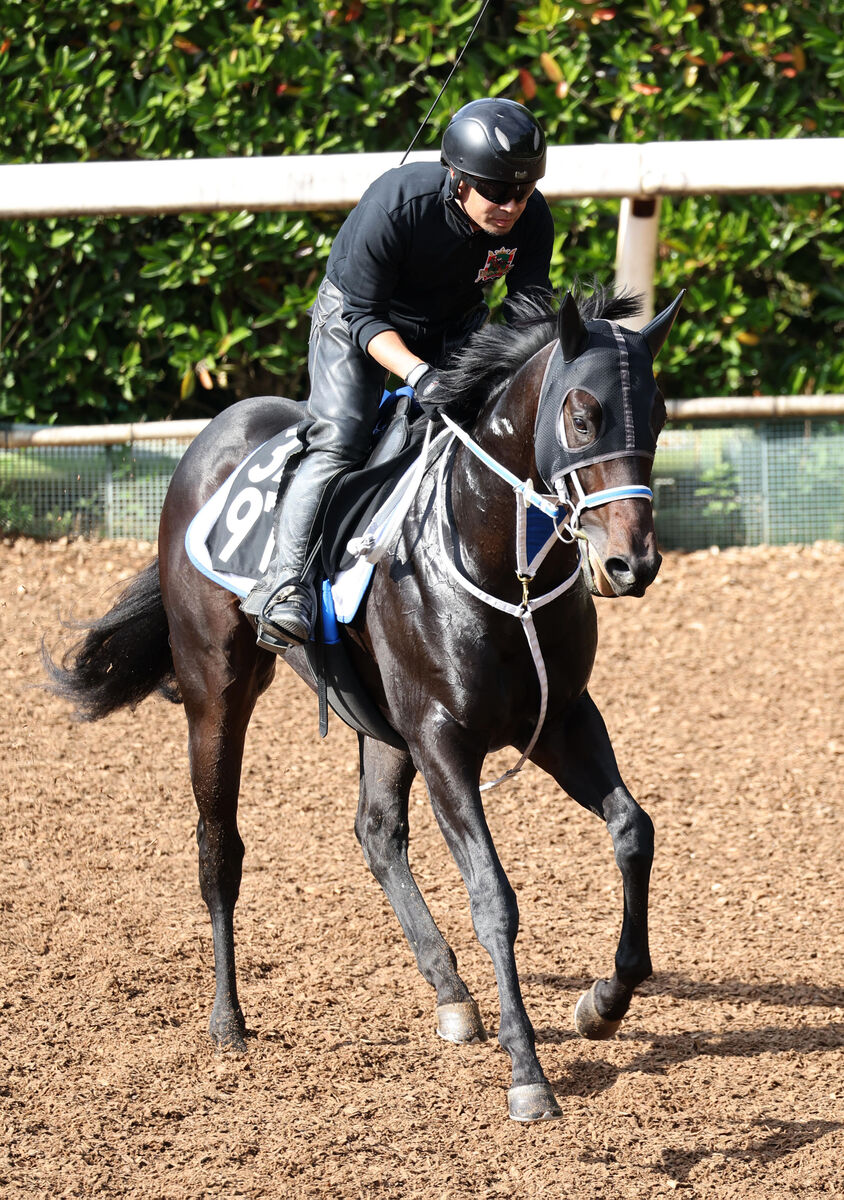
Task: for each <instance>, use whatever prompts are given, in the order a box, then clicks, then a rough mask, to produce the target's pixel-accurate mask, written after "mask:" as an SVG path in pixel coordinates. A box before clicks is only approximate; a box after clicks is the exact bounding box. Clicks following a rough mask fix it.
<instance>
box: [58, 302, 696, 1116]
mask: <svg viewBox="0 0 844 1200" xmlns="http://www.w3.org/2000/svg"><path fill="white" fill-rule="evenodd" d="M682 296H683V293H681V294H680V295H679V296H678V297H677V298H676V300H675V301H674V302H673V303H672V304H671V305H670V306H669V307H668V308H666V309H665V310H664V311H662V312H661V313H659V314H658V315H657V316H656V317H655V318H654V319H653V320H651V321H650V322H649V323H648V324H647V325H646V326H645V327H644V329H642V330H641V331H639V332H634V331H633V330H632V329H629V328H627V327H626V326H625V325H623V324H622V323H621V322H622V321H623V320H624V319H625V318H628V317H630V316H631V315H632V314H633V313H635V312H636V311H637V305H638V299H637V298H633V297H630V296H625V295H621V296H617V295H614V294H613V292H612V290H611V289H602V288H600V287H597V288H596V290H595V292H594V294H592V295H590V296H584V295H583V294H582V293H580V291H579V290H578V292H577V297H576V296H575V294H574V293H572V292H568V293H567V294H566V296H565V298H564V300H563V301H562V303H561V304H556V302H554V301H552V299H551V298H550V297H545V298H542V299H540V298H537V297H533V298H526V299H523V300H522V301H521V304H520V310H519V314H518V316H519V319H518V320H516V321H515V322H513V323H511V324H508V325H504V324H500V325H499V324H494V323H492V324H488V325H487V326H486V327H485V328H483V329H481V330H480V331H478V332H476V333H475V334H474V335H473V337H472V339H471V340H470V342H469V343H468V344H467V345H466V346H465V347H464V349H463V350H462V351H461V352H460V353H459V356H458V357H457V359H456V360H455V361H454V363H453V365H452V366H451V367H450V368H449V369H448V371H446V372H445V373H444V375H443V380H444V384H443V386H444V387H445V388H446V389H447V391H448V394H449V396H450V397H451V398H452V401H453V407H452V409H451V410H450V411H454V410H455V409H456V410H457V411H459V412H462V413H463V414H464V415H465V414H466V413H472V412H474V413H475V416H474V418H473V419H472V420H471V421H468V420H467V419H464V420H462V421H455V420H453V419H451V418H449V417H446V418H444V419H445V421H446V423H447V425H448V429H447V430H446V431H445V436H444V437H442V438H440V439H439V443H440V445H439V449H435V450H434V451H433V452H432V456H431V462H430V463H428V464H427V466H426V467H425V470H424V472H423V473H422V474H421V483H420V485H419V488H418V491H417V493H416V495H415V496H414V498H413V500H412V502H411V504H410V507H409V509H408V512H407V515H406V516H405V518H404V522H403V525H402V527H401V529H400V531H399V533H398V534H397V535H396V537H395V539H394V543H393V544H392V545H391V546H390V548H389V551H388V553H386V554H384V555H383V557H382V558H381V559H380V561H378V562H377V564H376V565H375V568H374V572H373V576H372V580H371V583H370V585H369V591H368V593H367V595H366V597H365V600H364V602H363V605H362V607H361V610H360V611H359V613H358V615H357V616H356V617H355V618H354V620H353V621H352V623H351V624H350V625H348V626H346V627H345V628H344V631H343V635H342V636H343V637H344V639H345V641H346V643H347V649H348V652H349V655H350V656H351V658H352V661H353V664H354V666H355V669H356V670H357V672H358V674H359V676H360V679H361V680H362V682H363V684H364V685H365V687H366V688H367V689H368V692H369V695H370V696H371V697H372V699H373V700H374V702H375V705H376V706H377V708H378V710H379V711H380V713H382V714H383V716H384V717H385V718H386V721H387V723H388V725H389V727H390V728H391V729H392V730H394V731H395V732H396V733H397V735H398V736H397V738H395V739H393V740H394V741H395V743H396V744H394V745H393V744H387V742H386V741H379V740H376V739H375V738H374V737H371V736H364V735H362V734H361V735H359V754H360V792H359V799H358V807H357V816H356V820H355V834H356V836H357V838H358V840H359V842H360V844H361V847H362V850H363V855H364V858H365V861H366V863H367V865H368V867H369V869H370V870H371V872H372V874H373V875H374V876H375V878H376V880H377V881H378V883H379V884H380V885H381V887H382V888H383V890H384V892H385V893H386V895H387V897H388V899H389V901H390V904H391V905H392V907H393V910H394V911H395V914H396V916H397V917H398V920H399V922H400V924H401V927H402V929H403V931H404V933H405V935H406V937H407V939H408V941H409V943H410V946H411V948H412V950H413V953H414V955H415V958H416V962H417V965H418V968H419V971H420V972H421V974H422V976H423V977H424V979H425V980H426V981H427V982H428V983H429V984H430V985H431V987H432V988H433V989H434V991H435V993H436V1022H437V1031H438V1033H439V1034H440V1035H441V1036H442V1037H443V1038H445V1039H446V1040H451V1041H454V1042H472V1041H482V1040H485V1039H486V1031H485V1028H484V1025H483V1022H482V1020H481V1017H480V1014H479V1011H478V1006H477V1004H476V1002H475V1001H474V999H473V997H472V995H471V993H470V991H469V989H468V987H467V986H466V984H465V982H464V981H463V979H462V978H461V976H460V974H459V973H458V969H457V959H456V957H455V954H454V952H453V951H452V949H451V947H450V946H449V945H448V943H447V942H446V940H445V938H444V937H443V935H442V933H441V932H440V930H439V929H438V927H437V925H436V924H435V922H434V920H433V917H432V916H431V913H430V911H429V909H428V907H427V904H426V902H425V900H424V898H423V896H422V894H421V892H420V890H419V888H418V886H417V884H416V881H415V880H414V878H413V875H412V874H411V871H410V867H409V864H408V794H409V790H410V786H411V783H412V781H413V779H414V777H415V776H416V774H417V772H419V773H420V774H421V776H422V777H423V779H424V782H425V785H426V787H427V791H428V795H429V798H430V803H431V805H432V807H433V811H434V814H435V817H436V820H437V822H438V824H439V827H440V830H441V832H442V834H443V837H444V839H445V842H446V843H447V846H448V849H449V850H450V852H451V854H452V855H453V857H454V859H455V861H456V864H457V866H458V868H459V870H460V873H461V875H462V877H463V880H464V883H465V886H466V889H467V892H468V896H469V902H470V908H471V916H472V922H473V926H474V930H475V934H476V936H477V938H478V940H479V942H480V944H481V945H482V946H483V948H484V949H485V950H486V951H487V953H488V954H489V956H490V959H491V960H492V965H493V968H494V972H495V978H496V982H497V985H498V993H499V999H500V1024H499V1033H498V1040H499V1042H500V1044H501V1046H502V1047H503V1048H504V1049H505V1050H506V1051H507V1053H508V1055H509V1057H510V1063H511V1081H510V1085H509V1089H508V1111H509V1115H510V1117H512V1118H513V1119H514V1120H517V1121H535V1120H542V1119H549V1118H553V1117H557V1116H560V1115H561V1110H560V1107H559V1105H558V1104H557V1101H556V1099H555V1097H554V1093H553V1090H552V1088H551V1086H550V1084H549V1082H548V1080H547V1078H546V1076H545V1074H544V1072H543V1069H542V1066H541V1065H540V1061H539V1058H538V1056H537V1053H536V1045H535V1040H536V1039H535V1035H534V1029H533V1026H532V1025H531V1022H530V1019H529V1017H528V1014H527V1011H526V1008H525V1004H524V1001H523V998H522V994H521V990H520V985H519V979H518V975H517V970H516V963H515V958H514V942H515V940H516V935H517V932H518V928H519V909H518V904H517V900H516V895H515V893H514V890H513V888H512V887H511V885H510V883H509V882H508V879H507V876H506V874H505V872H504V868H503V866H502V864H501V860H500V859H499V856H498V853H497V851H496V848H495V846H494V845H493V841H492V837H491V834H490V830H489V828H488V825H487V822H486V819H485V815H484V808H483V798H482V787H481V783H480V780H481V774H482V767H483V764H484V760H485V758H486V756H487V755H488V754H489V753H490V752H492V751H496V750H500V749H502V748H504V747H512V748H514V749H515V751H517V752H519V753H520V754H521V758H520V760H519V763H518V764H517V767H516V768H514V769H513V770H515V769H520V768H521V766H522V765H523V764H524V762H526V761H530V762H532V763H534V764H536V766H538V767H540V768H541V769H542V770H543V771H545V772H547V773H548V774H549V775H550V776H551V777H552V778H553V779H554V780H555V781H556V783H557V784H558V785H559V786H560V788H561V789H563V791H564V792H566V793H567V794H568V795H569V796H570V797H572V798H573V799H574V800H575V801H576V802H577V803H578V804H580V805H582V806H583V807H584V808H585V809H587V810H588V811H589V812H591V813H594V814H595V815H596V816H597V817H599V818H601V819H602V820H603V821H605V823H606V827H607V829H608V831H609V834H610V837H611V839H612V844H613V848H614V852H615V861H616V863H617V866H618V869H619V871H620V873H621V878H622V881H623V894H624V902H623V920H622V927H621V933H620V937H619V941H618V948H617V952H616V955H615V963H614V970H613V972H612V974H611V975H609V976H608V977H607V978H598V979H596V980H595V982H593V984H592V986H591V987H590V988H589V989H588V990H587V991H586V992H585V993H584V994H583V995H582V996H581V998H580V1000H579V1001H578V1005H577V1008H576V1010H575V1026H576V1029H577V1031H578V1032H579V1033H580V1034H581V1035H583V1036H585V1037H587V1038H592V1039H601V1038H607V1037H611V1036H612V1035H613V1034H614V1033H615V1032H616V1030H617V1029H618V1027H619V1025H620V1024H621V1021H622V1019H623V1017H624V1016H625V1014H626V1013H627V1011H628V1008H629V1005H630V1002H631V998H632V996H633V992H634V989H635V988H636V987H637V986H638V985H639V984H640V983H641V982H642V981H643V980H645V979H646V978H647V977H648V976H649V975H650V974H651V970H652V968H651V959H650V954H649V947H648V926H647V916H648V884H649V876H650V870H651V864H652V860H653V825H652V822H651V820H650V818H649V817H648V816H647V814H646V813H645V812H644V811H643V809H642V808H641V807H640V806H639V805H638V804H637V802H636V801H635V800H634V798H633V796H632V795H631V794H630V792H629V790H628V789H627V787H626V786H625V784H624V782H623V780H622V777H621V774H620V772H619V768H618V766H617V764H616V760H615V755H614V753H613V749H612V745H611V742H610V738H609V735H608V733H607V730H606V727H605V725H604V722H603V719H602V717H601V715H600V713H599V711H598V708H597V706H596V704H595V703H594V701H593V699H592V697H591V696H590V694H589V691H588V682H589V677H590V673H591V670H592V665H593V662H594V658H595V652H596V646H597V623H596V614H595V605H594V600H593V596H596V595H598V596H605V597H622V596H641V595H643V594H644V592H645V589H646V588H647V587H648V586H649V584H650V583H651V582H652V581H653V580H654V578H655V577H656V574H657V571H658V570H659V566H660V561H661V559H660V555H659V552H658V548H657V541H656V534H655V528H654V518H653V509H652V492H651V490H650V488H649V482H650V474H651V468H652V462H653V457H654V453H655V450H656V441H657V437H658V435H659V432H660V430H661V428H662V426H663V424H664V422H665V419H666V410H665V402H664V399H663V396H662V393H661V391H660V389H659V387H658V385H657V383H656V379H655V376H654V368H653V359H654V357H655V356H656V354H657V353H658V351H659V350H660V348H661V347H662V345H663V343H664V341H665V339H666V337H667V336H668V333H669V332H670V330H671V327H672V325H673V322H674V319H675V317H676V314H677V312H678V309H679V307H680V304H681V301H682ZM301 416H302V406H301V404H299V403H297V402H294V401H292V400H288V399H285V398H283V397H253V398H251V399H247V400H243V401H240V402H238V403H236V404H234V405H232V406H231V407H230V408H228V409H227V410H225V411H224V412H222V413H221V414H220V415H218V416H217V417H215V418H214V420H212V421H211V422H210V423H209V425H208V426H207V427H206V428H205V429H204V430H203V431H202V432H201V433H200V434H199V436H198V437H197V438H196V439H195V440H194V441H193V443H192V444H191V445H190V447H189V448H188V450H187V452H186V453H185V455H184V457H183V458H182V459H181V461H180V463H179V465H178V467H177V469H176V471H175V473H174V475H173V478H172V481H171V483H170V486H169V490H168V492H167V495H166V498H165V501H164V504H163V508H162V512H161V520H160V531H159V540H158V557H157V558H156V559H155V560H154V561H153V562H152V563H151V564H150V565H149V566H148V567H147V568H145V569H144V570H143V571H142V572H141V573H140V574H139V575H137V576H136V577H135V578H134V579H133V580H132V581H131V582H130V584H129V585H128V586H127V588H126V589H125V590H124V592H123V593H122V594H121V596H120V597H119V598H118V599H117V601H116V602H115V604H114V605H113V607H112V608H111V609H110V611H109V612H107V613H106V614H105V615H104V616H103V617H101V618H100V619H98V620H94V621H92V622H90V623H88V624H87V625H86V626H85V629H86V633H85V634H84V636H83V637H82V638H81V639H80V640H79V641H77V642H76V644H75V645H74V646H73V647H72V648H71V649H70V650H69V651H67V652H66V653H65V654H64V656H63V658H62V659H61V661H60V662H56V661H54V659H53V658H52V657H51V656H50V654H49V652H48V651H46V650H45V665H46V667H47V669H48V671H49V673H50V677H51V686H52V687H53V689H54V690H55V691H56V692H58V693H59V694H60V695H62V696H63V697H64V698H66V699H69V700H70V701H72V702H73V703H74V704H75V705H76V707H77V712H78V715H79V716H80V717H81V718H82V719H88V720H96V719H99V718H102V717H105V716H106V715H108V714H109V713H111V712H113V711H114V710H116V709H118V708H120V707H121V706H124V705H129V706H135V705H136V704H137V703H139V701H140V700H142V699H143V698H144V697H146V696H148V695H150V694H152V693H153V692H156V691H158V692H160V693H162V694H163V695H165V696H166V697H167V698H169V699H171V700H174V701H177V702H178V701H181V703H183V705H184V709H185V713H186V716H187V722H188V730H189V760H190V774H191V780H192V785H193V791H194V795H195V799H196V804H197V807H198V810H199V819H198V824H197V830H196V836H197V842H198V848H199V882H200V889H201V893H202V896H203V898H204V900H205V903H206V905H207V907H208V911H209V915H210V918H211V928H212V938H213V950H214V963H215V995H214V1001H213V1007H212V1010H211V1016H210V1023H209V1028H210V1034H211V1037H212V1039H213V1041H214V1043H216V1044H217V1046H219V1047H223V1048H226V1047H228V1048H232V1049H233V1050H236V1051H241V1052H242V1051H244V1050H245V1040H244V1039H245V1035H246V1025H245V1021H244V1016H243V1010H242V1008H241V1005H240V1002H239V999H238V991H237V980H236V972H235V939H234V910H235V904H236V901H237V898H238V892H239V887H240V882H241V868H242V859H243V854H244V846H243V842H242V840H241V838H240V835H239V832H238V825H237V807H238V791H239V784H240V774H241V762H242V756H243V749H244V739H245V736H246V731H247V727H248V725H249V721H250V717H251V715H252V712H253V709H254V706H255V703H256V701H257V699H258V697H259V696H260V695H261V694H262V693H263V692H264V690H265V689H266V688H267V687H268V686H269V685H270V682H271V681H272V679H273V675H274V672H275V668H276V656H275V655H274V654H272V653H270V652H269V651H267V650H266V649H262V648H261V647H259V646H258V645H257V644H256V638H255V628H254V625H253V624H252V623H251V622H250V620H249V619H247V617H245V616H244V614H243V612H242V611H241V610H240V607H239V605H238V600H237V597H236V596H234V595H232V594H231V593H230V592H227V591H226V590H224V589H223V588H221V587H219V586H218V585H217V584H215V583H213V582H211V581H210V580H209V579H207V578H205V577H204V576H203V575H202V574H200V573H199V572H198V571H197V570H196V568H195V567H194V566H193V565H192V563H191V561H190V560H189V558H188V555H187V553H186V549H185V533H186V529H187V526H188V525H189V523H190V521H191V519H192V518H193V517H194V515H195V514H196V513H197V512H198V510H199V509H200V507H201V506H202V505H203V504H204V503H205V502H206V501H207V500H208V499H209V497H211V496H212V495H213V493H214V492H215V490H216V489H217V488H219V487H220V485H221V484H222V483H223V481H224V480H225V479H226V478H227V477H228V476H229V474H230V473H231V472H232V471H233V470H234V469H235V467H236V466H237V465H238V464H239V463H240V462H241V461H242V460H243V459H245V458H246V456H247V455H248V454H249V453H250V452H251V451H253V450H254V449H255V448H256V447H257V446H259V445H261V444H263V442H265V441H266V440H267V439H269V438H270V437H271V436H273V435H275V434H276V433H278V431H279V430H280V429H282V428H286V427H290V426H292V425H294V424H295V423H297V422H298V421H299V420H300V419H301ZM533 481H537V485H538V487H539V489H540V490H539V491H537V490H536V489H535V488H534V486H533ZM514 501H515V503H514ZM531 506H533V507H540V508H542V507H544V508H545V510H546V511H547V512H548V514H549V522H548V524H549V528H550V535H549V536H548V537H547V539H545V540H544V541H543V545H542V549H541V550H540V552H538V553H536V554H534V555H533V557H532V558H530V559H529V558H528V551H526V545H527V541H526V535H525V520H524V518H525V514H526V513H527V510H528V508H529V507H531ZM544 538H545V535H544V534H543V539H544ZM285 661H286V662H287V664H288V665H289V666H291V667H292V668H293V669H294V670H295V671H297V672H298V673H299V674H300V675H301V676H302V677H303V678H304V679H305V680H306V682H308V684H309V685H310V686H311V687H313V686H314V681H313V677H312V674H311V672H310V670H309V669H308V666H307V661H306V657H305V655H304V653H303V651H302V648H301V647H296V648H291V649H290V650H289V651H288V652H287V654H286V656H285ZM511 773H512V772H508V774H511ZM484 786H487V785H484Z"/></svg>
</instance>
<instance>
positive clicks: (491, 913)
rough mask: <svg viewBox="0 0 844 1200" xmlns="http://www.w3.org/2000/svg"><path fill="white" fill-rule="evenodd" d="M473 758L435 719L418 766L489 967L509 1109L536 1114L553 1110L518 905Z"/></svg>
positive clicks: (516, 1114) (520, 1116) (523, 1117)
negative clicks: (521, 966) (523, 966)
mask: <svg viewBox="0 0 844 1200" xmlns="http://www.w3.org/2000/svg"><path fill="white" fill-rule="evenodd" d="M481 762H482V758H481V757H480V756H479V755H478V753H477V750H476V749H473V748H472V747H471V745H470V744H469V742H468V741H467V739H466V738H465V737H464V735H463V733H462V731H461V730H460V729H459V728H458V727H457V726H456V725H451V726H449V725H443V724H442V723H441V722H439V721H438V723H437V727H436V730H435V731H431V733H430V735H429V736H428V737H427V738H426V739H425V747H424V758H423V760H422V770H423V771H424V775H425V782H426V784H427V785H428V793H429V795H430V798H431V804H432V806H433V809H434V814H435V816H436V818H437V821H438V823H439V826H440V829H441V830H442V833H443V836H444V837H445V840H446V843H447V844H448V847H449V849H450V850H451V853H452V854H453V856H454V860H455V862H456V863H457V866H458V869H459V870H460V874H461V875H462V876H463V881H464V883H465V885H466V890H467V892H468V893H469V902H470V905H471V911H472V924H473V925H474V928H475V933H476V935H477V938H478V941H479V942H480V944H481V945H482V946H483V948H484V949H485V950H486V952H487V954H489V956H490V959H491V960H492V965H493V968H494V970H495V978H496V982H497V984H498V995H499V1001H500V1005H501V1021H500V1025H499V1031H498V1040H499V1042H500V1043H501V1046H502V1047H503V1048H504V1049H505V1050H506V1051H507V1053H508V1054H509V1056H510V1060H511V1062H512V1068H513V1074H512V1086H511V1087H510V1090H509V1093H508V1104H509V1109H510V1116H511V1117H512V1118H513V1119H514V1120H517V1121H537V1120H544V1119H547V1118H551V1117H558V1116H560V1115H561V1114H560V1109H559V1107H558V1105H557V1102H556V1100H555V1099H554V1093H553V1091H552V1089H551V1085H550V1084H549V1083H548V1080H547V1079H546V1077H545V1073H544V1072H543V1070H542V1067H541V1066H540V1063H539V1059H538V1058H537V1056H536V1038H535V1035H534V1031H533V1026H532V1025H531V1022H530V1018H529V1017H528V1015H527V1012H526V1010H525V1006H524V1001H523V1000H522V993H521V988H520V986H519V977H518V973H517V970H516V958H515V952H514V946H515V941H516V936H517V934H518V930H519V907H518V904H517V902H516V894H515V892H514V891H513V889H512V887H511V886H510V883H509V881H508V879H507V876H506V874H505V873H504V868H503V867H502V865H501V862H500V860H499V858H498V854H497V852H496V849H495V846H494V845H493V841H492V835H491V834H490V831H489V827H488V825H487V823H486V817H485V816H484V810H483V805H482V803H481V795H480V790H479V776H480V769H481Z"/></svg>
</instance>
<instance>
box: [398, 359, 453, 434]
mask: <svg viewBox="0 0 844 1200" xmlns="http://www.w3.org/2000/svg"><path fill="white" fill-rule="evenodd" d="M414 376H415V378H413V377H414ZM411 379H413V382H412V383H411ZM407 381H408V383H410V385H411V387H412V388H413V391H414V394H415V396H416V399H417V401H418V402H419V406H420V408H421V409H422V411H423V413H424V414H425V416H426V417H427V418H428V420H429V421H436V420H438V419H439V417H440V415H441V413H442V410H443V408H444V407H445V405H446V404H447V403H448V393H447V392H446V390H445V388H444V387H443V386H442V383H441V382H440V376H439V372H438V371H437V369H436V367H431V366H428V365H427V364H425V370H424V371H422V372H419V371H418V369H417V370H415V371H411V373H410V375H409V376H408V380H407Z"/></svg>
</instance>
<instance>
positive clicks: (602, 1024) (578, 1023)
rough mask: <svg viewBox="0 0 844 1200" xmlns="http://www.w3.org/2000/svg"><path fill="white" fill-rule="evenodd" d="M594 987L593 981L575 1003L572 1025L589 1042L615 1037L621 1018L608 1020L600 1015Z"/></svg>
mask: <svg viewBox="0 0 844 1200" xmlns="http://www.w3.org/2000/svg"><path fill="white" fill-rule="evenodd" d="M595 987H596V983H593V984H592V986H591V988H590V989H589V991H588V992H584V993H583V995H582V996H581V997H580V999H579V1000H578V1002H577V1004H576V1005H575V1009H574V1027H575V1029H576V1030H577V1032H578V1033H579V1034H580V1036H581V1037H585V1038H589V1040H590V1042H602V1041H606V1039H607V1038H611V1037H615V1034H616V1033H617V1032H618V1027H619V1025H620V1024H621V1020H620V1019H619V1020H618V1021H610V1020H609V1019H608V1018H607V1017H602V1016H601V1014H600V1013H599V1012H598V1006H597V1005H596V1003H595Z"/></svg>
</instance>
